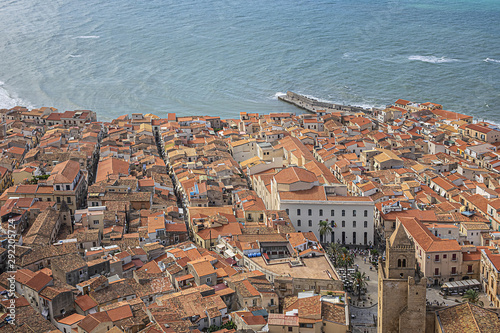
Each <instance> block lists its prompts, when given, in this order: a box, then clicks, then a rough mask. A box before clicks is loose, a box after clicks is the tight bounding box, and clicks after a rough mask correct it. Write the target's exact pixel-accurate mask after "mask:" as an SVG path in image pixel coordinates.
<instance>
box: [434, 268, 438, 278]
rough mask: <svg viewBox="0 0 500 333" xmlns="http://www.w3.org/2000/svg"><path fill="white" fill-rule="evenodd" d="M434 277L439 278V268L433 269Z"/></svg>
mask: <svg viewBox="0 0 500 333" xmlns="http://www.w3.org/2000/svg"><path fill="white" fill-rule="evenodd" d="M434 275H435V276H439V268H436V269H434Z"/></svg>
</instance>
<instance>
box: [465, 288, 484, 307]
mask: <svg viewBox="0 0 500 333" xmlns="http://www.w3.org/2000/svg"><path fill="white" fill-rule="evenodd" d="M462 299H463V300H464V301H466V302H469V303H472V304H476V305H479V306H484V303H483V302H482V301H480V300H479V293H478V292H477V291H475V290H474V289H469V290H467V291H466V292H465V293H464V295H463V296H462Z"/></svg>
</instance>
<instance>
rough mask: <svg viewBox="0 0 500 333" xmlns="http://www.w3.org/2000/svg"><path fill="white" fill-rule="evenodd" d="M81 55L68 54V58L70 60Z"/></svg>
mask: <svg viewBox="0 0 500 333" xmlns="http://www.w3.org/2000/svg"><path fill="white" fill-rule="evenodd" d="M81 56H82V55H81V54H70V55H68V57H70V58H80V57H81Z"/></svg>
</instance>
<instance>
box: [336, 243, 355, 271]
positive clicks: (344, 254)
mask: <svg viewBox="0 0 500 333" xmlns="http://www.w3.org/2000/svg"><path fill="white" fill-rule="evenodd" d="M353 264H354V257H353V256H352V254H350V253H349V250H348V249H347V248H345V247H343V248H342V249H341V251H340V255H339V257H338V260H337V265H339V266H342V267H344V268H345V273H346V275H347V268H348V267H351V266H352V265H353Z"/></svg>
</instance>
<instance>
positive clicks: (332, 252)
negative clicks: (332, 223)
mask: <svg viewBox="0 0 500 333" xmlns="http://www.w3.org/2000/svg"><path fill="white" fill-rule="evenodd" d="M326 251H327V252H328V255H329V256H330V257H331V258H332V259H333V261H334V262H337V259H338V258H339V256H340V253H341V252H342V251H341V249H340V244H338V243H330V244H328V247H327V248H326Z"/></svg>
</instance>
